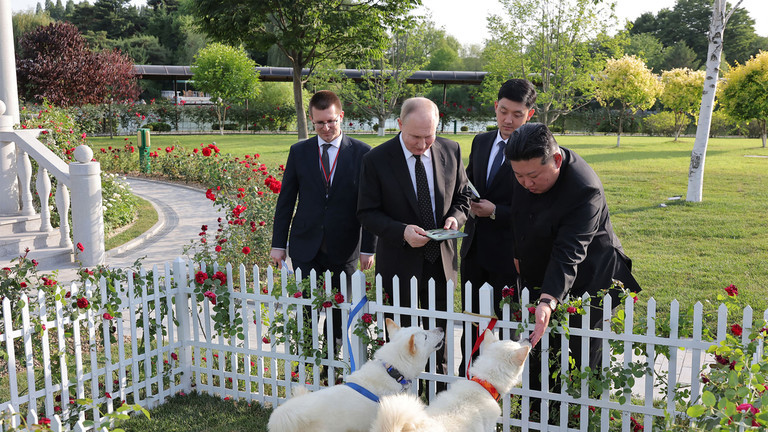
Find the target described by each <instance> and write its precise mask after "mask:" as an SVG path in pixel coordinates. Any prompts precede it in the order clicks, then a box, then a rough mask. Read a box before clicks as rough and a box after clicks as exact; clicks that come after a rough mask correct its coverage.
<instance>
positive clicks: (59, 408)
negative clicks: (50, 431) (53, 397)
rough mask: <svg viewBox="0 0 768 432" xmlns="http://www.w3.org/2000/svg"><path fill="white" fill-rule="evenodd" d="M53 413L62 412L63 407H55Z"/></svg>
mask: <svg viewBox="0 0 768 432" xmlns="http://www.w3.org/2000/svg"><path fill="white" fill-rule="evenodd" d="M53 412H61V407H60V406H55V407H53Z"/></svg>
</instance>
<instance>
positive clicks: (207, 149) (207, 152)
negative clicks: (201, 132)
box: [203, 147, 211, 156]
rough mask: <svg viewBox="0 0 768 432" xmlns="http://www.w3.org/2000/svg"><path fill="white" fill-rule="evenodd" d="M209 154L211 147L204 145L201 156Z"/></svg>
mask: <svg viewBox="0 0 768 432" xmlns="http://www.w3.org/2000/svg"><path fill="white" fill-rule="evenodd" d="M210 155H211V149H210V148H208V147H206V148H204V149H203V156H210Z"/></svg>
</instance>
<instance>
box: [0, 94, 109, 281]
mask: <svg viewBox="0 0 768 432" xmlns="http://www.w3.org/2000/svg"><path fill="white" fill-rule="evenodd" d="M4 113H5V104H3V103H2V101H0V216H14V215H19V214H20V215H23V216H31V215H34V214H35V209H34V204H33V197H32V163H31V162H30V156H31V157H32V159H34V160H35V162H37V167H38V170H37V176H36V181H35V188H36V192H37V195H38V197H39V198H40V229H39V231H42V232H48V231H52V230H53V228H52V226H51V214H50V210H49V201H50V198H49V197H50V194H51V179H50V175H53V176H54V177H55V178H56V180H57V187H56V197H55V204H56V209H57V210H58V213H59V216H60V217H59V230H60V234H61V239H60V242H59V246H60V247H64V248H72V249H73V252H74V253H75V256H76V257H77V259H78V260H79V261H80V262H82V263H83V265H84V266H87V267H93V266H96V265H98V264H102V263H103V262H104V218H103V211H102V200H101V168H100V165H99V163H98V162H95V161H92V158H93V151H92V150H91V149H90V148H89V147H87V146H85V145H82V146H79V147H78V148H76V149H75V154H74V155H75V159H76V162H73V163H71V164H67V163H66V162H64V161H63V160H62V159H61V158H59V157H58V156H56V154H54V153H53V152H52V151H51V150H50V149H49V148H48V147H47V146H46V145H45V144H43V143H41V142H40V141H39V140H38V139H37V137H38V136H39V134H40V133H41V130H39V129H36V130H30V129H26V130H14V129H13V118H12V117H11V116H8V115H3V114H4ZM70 190H71V191H72V225H73V227H72V230H71V231H72V232H71V234H70V226H69V211H70V192H69V191H70ZM19 204H21V206H19ZM70 237H73V238H74V241H73V240H72V239H71V238H70ZM77 243H80V244H81V245H82V246H83V251H80V250H78V249H75V248H74V246H73V244H74V245H76V244H77Z"/></svg>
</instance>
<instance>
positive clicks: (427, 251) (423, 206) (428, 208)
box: [413, 155, 440, 263]
mask: <svg viewBox="0 0 768 432" xmlns="http://www.w3.org/2000/svg"><path fill="white" fill-rule="evenodd" d="M413 157H415V158H416V169H415V171H416V191H417V194H416V197H417V199H418V201H419V212H420V213H421V215H420V216H421V225H422V228H424V229H425V230H431V229H434V228H435V215H434V213H433V212H432V198H430V196H429V183H428V182H427V171H426V170H425V169H424V163H423V162H422V161H421V155H413ZM439 256H440V245H438V244H437V242H436V241H434V240H430V241H429V242H427V244H426V245H424V258H425V259H426V260H427V261H429V262H431V263H433V262H435V261H436V260H437V258H438V257H439Z"/></svg>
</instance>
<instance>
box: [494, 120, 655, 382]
mask: <svg viewBox="0 0 768 432" xmlns="http://www.w3.org/2000/svg"><path fill="white" fill-rule="evenodd" d="M506 157H507V159H508V160H509V161H510V164H511V166H512V171H514V175H515V182H514V192H513V198H512V224H513V231H514V237H515V246H514V250H515V265H516V267H517V271H518V272H519V273H520V276H521V278H522V279H523V280H524V282H525V284H526V286H528V287H529V288H532V289H533V291H532V293H531V295H532V296H531V298H532V299H536V300H535V303H536V312H535V323H536V324H535V328H534V330H533V332H532V333H531V336H530V339H531V343H532V344H533V345H534V346H536V344H538V342H539V341H540V340H541V337H542V336H543V334H544V332H545V330H546V329H547V326H548V325H549V320H550V317H551V315H552V312H554V310H555V308H556V307H557V305H558V304H559V303H561V302H563V300H564V299H565V298H566V296H568V295H570V296H571V297H581V296H582V295H583V294H584V293H589V294H590V296H593V298H594V296H596V295H597V294H599V293H600V292H601V291H603V290H608V289H609V288H610V287H611V284H612V281H613V280H614V279H616V280H619V281H621V282H622V283H623V285H624V287H625V288H626V289H628V290H629V291H631V292H639V291H640V286H639V285H638V283H637V281H636V280H635V278H634V277H633V276H632V274H631V269H632V261H631V260H630V259H629V258H627V256H626V255H625V254H624V250H623V248H622V247H621V242H619V239H618V237H616V234H615V233H614V232H613V226H612V225H611V219H610V216H609V213H608V205H607V203H606V200H605V192H604V191H603V185H602V183H601V182H600V179H599V178H598V176H597V174H596V173H595V171H594V170H592V168H591V167H590V166H589V165H588V164H587V163H586V162H585V161H584V159H582V158H581V157H580V156H579V155H577V154H576V153H574V152H573V151H571V150H568V149H566V148H563V147H559V146H558V145H557V142H556V141H555V138H554V137H553V136H552V133H551V132H550V131H549V129H548V128H547V127H546V126H545V125H543V124H540V123H529V124H526V125H523V126H521V127H520V128H518V129H517V131H515V133H514V134H513V135H512V138H511V139H510V142H509V143H508V144H507V148H506ZM613 299H614V305H615V304H616V301H617V300H618V298H617V297H616V296H614V297H613ZM523 306H525V305H523ZM585 306H586V305H585ZM591 307H592V311H591V321H592V322H591V323H590V326H591V328H602V317H603V313H602V309H601V305H600V302H599V298H596V299H595V300H594V301H592V303H591ZM570 321H571V322H570V323H569V325H570V326H572V327H577V326H579V327H580V323H581V316H580V315H573V316H572V319H571V320H570ZM553 339H554V340H553ZM553 339H550V342H551V347H552V351H551V353H550V359H551V358H553V357H552V356H553V354H554V353H555V352H556V351H557V350H558V349H559V348H560V347H559V341H560V337H556V338H553ZM601 343H602V340H601V339H599V338H590V340H589V347H590V350H589V366H590V368H591V369H592V370H600V369H601V365H600V360H601V356H602V349H601ZM568 345H569V348H570V350H571V357H573V358H574V360H575V361H576V363H575V365H576V367H577V368H579V367H580V366H581V337H577V336H574V335H572V336H571V338H570V341H569V343H568ZM567 348H568V347H564V348H563V349H567ZM536 351H538V350H534V352H532V356H533V357H532V358H531V361H530V362H529V364H530V365H531V367H530V370H531V384H532V388H537V387H536V386H537V385H538V388H540V381H539V373H540V369H541V368H540V366H541V362H540V361H539V360H537V359H536ZM555 385H557V383H555Z"/></svg>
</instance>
